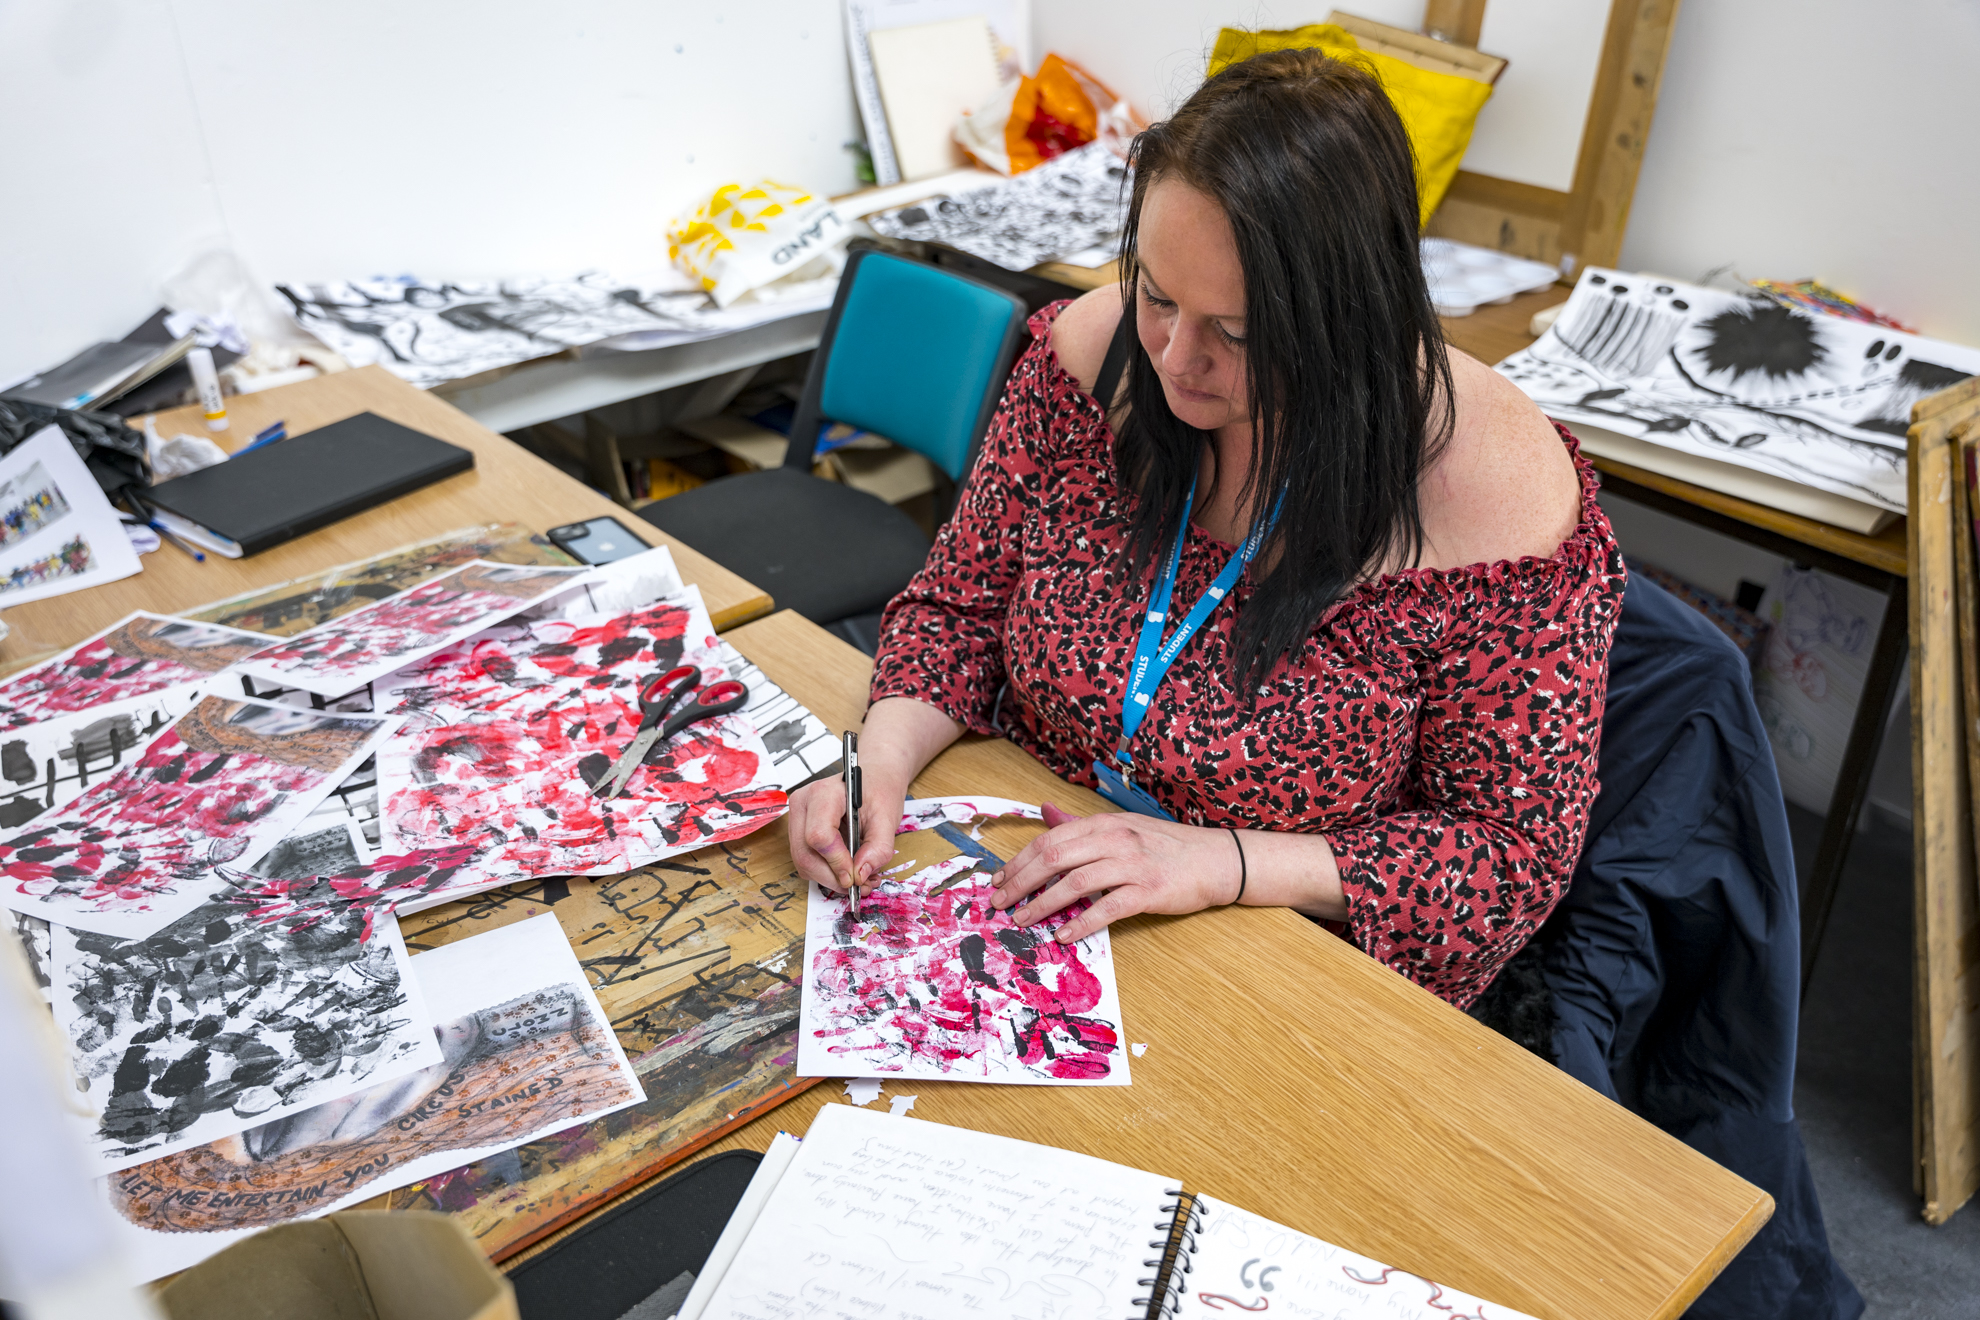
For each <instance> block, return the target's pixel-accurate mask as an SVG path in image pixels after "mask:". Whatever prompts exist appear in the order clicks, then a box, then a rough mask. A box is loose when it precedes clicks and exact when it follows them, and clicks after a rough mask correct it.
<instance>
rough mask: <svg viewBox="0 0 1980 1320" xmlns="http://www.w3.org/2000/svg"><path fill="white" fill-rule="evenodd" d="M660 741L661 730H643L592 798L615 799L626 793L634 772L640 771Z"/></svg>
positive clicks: (598, 785) (599, 784)
mask: <svg viewBox="0 0 1980 1320" xmlns="http://www.w3.org/2000/svg"><path fill="white" fill-rule="evenodd" d="M659 741H660V730H659V729H657V728H656V729H641V730H640V731H639V735H638V736H637V737H635V738H634V739H633V740H632V742H631V743H630V744H628V745H627V747H626V750H625V754H624V755H622V756H620V757H619V759H618V760H617V761H614V762H613V763H612V769H611V771H610V772H609V773H608V774H606V776H605V777H604V778H603V779H601V780H599V781H598V784H597V787H595V788H593V789H592V790H591V792H592V796H594V797H600V798H615V797H618V796H619V795H620V794H621V793H623V792H625V791H626V785H628V784H630V783H631V782H632V777H633V772H634V771H636V770H638V769H639V763H640V762H641V761H644V760H645V759H646V754H647V753H648V752H650V751H652V750H653V744H654V743H656V742H659Z"/></svg>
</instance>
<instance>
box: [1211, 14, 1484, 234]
mask: <svg viewBox="0 0 1980 1320" xmlns="http://www.w3.org/2000/svg"><path fill="white" fill-rule="evenodd" d="M1307 49H1317V50H1319V51H1321V52H1323V53H1324V54H1327V55H1331V56H1333V57H1334V58H1335V59H1337V60H1346V61H1347V62H1349V63H1351V64H1358V65H1360V66H1361V67H1362V68H1364V69H1367V70H1368V71H1369V72H1370V73H1372V74H1374V75H1375V77H1376V79H1377V80H1378V81H1379V82H1380V83H1381V84H1382V90H1383V91H1385V92H1387V93H1388V94H1389V101H1390V103H1391V104H1393V105H1394V106H1395V107H1396V114H1397V116H1398V117H1399V118H1401V120H1402V122H1403V128H1404V130H1405V131H1407V132H1408V134H1409V145H1410V148H1411V149H1412V150H1413V151H1415V153H1416V196H1417V225H1418V227H1419V228H1420V227H1422V226H1423V225H1427V224H1429V223H1430V216H1431V213H1432V212H1434V211H1435V210H1436V209H1437V205H1438V203H1440V202H1442V201H1443V200H1444V194H1445V193H1446V192H1448V191H1449V190H1450V186H1451V180H1452V179H1454V178H1456V177H1457V172H1458V164H1459V162H1461V161H1462V160H1463V159H1464V151H1465V148H1466V147H1468V146H1470V145H1471V130H1472V126H1473V125H1474V124H1476V123H1477V122H1478V112H1479V110H1481V109H1483V108H1484V105H1485V102H1486V101H1487V100H1488V99H1490V97H1491V95H1492V85H1491V84H1490V83H1482V82H1478V81H1476V80H1475V79H1471V78H1462V77H1459V76H1458V75H1457V74H1454V73H1433V72H1431V71H1430V70H1429V69H1419V68H1417V67H1416V66H1415V65H1414V64H1405V63H1404V62H1403V61H1401V60H1399V59H1396V58H1395V57H1394V56H1392V55H1384V54H1382V53H1381V52H1380V51H1372V50H1363V49H1362V48H1361V43H1360V42H1358V41H1356V40H1355V39H1354V36H1353V35H1352V34H1351V33H1349V32H1348V31H1347V30H1346V29H1345V28H1340V27H1336V26H1335V25H1334V24H1332V23H1309V24H1307V25H1306V26H1305V27H1300V28H1293V29H1291V30H1289V31H1283V32H1246V31H1244V30H1243V29H1241V28H1225V29H1224V30H1223V31H1221V32H1219V33H1218V34H1217V45H1216V47H1215V48H1214V49H1213V50H1212V51H1211V53H1210V68H1209V70H1208V73H1207V75H1206V76H1208V77H1212V78H1214V77H1216V76H1217V75H1218V74H1219V73H1222V72H1223V71H1224V70H1225V69H1226V68H1227V67H1229V66H1230V65H1233V64H1236V63H1237V62H1238V61H1240V60H1247V59H1250V58H1251V57H1252V56H1253V55H1264V54H1267V53H1269V52H1271V51H1275V50H1307Z"/></svg>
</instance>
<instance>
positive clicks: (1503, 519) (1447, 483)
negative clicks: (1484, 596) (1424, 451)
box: [1422, 349, 1581, 568]
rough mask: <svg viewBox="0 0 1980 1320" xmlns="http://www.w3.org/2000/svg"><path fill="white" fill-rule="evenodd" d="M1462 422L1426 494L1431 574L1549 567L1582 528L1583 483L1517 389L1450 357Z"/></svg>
mask: <svg viewBox="0 0 1980 1320" xmlns="http://www.w3.org/2000/svg"><path fill="white" fill-rule="evenodd" d="M1450 360H1451V382H1452V385H1453V386H1454V387H1455V389H1456V398H1457V409H1456V414H1457V416H1456V424H1455V426H1454V428H1453V430H1452V433H1451V438H1450V443H1449V444H1448V445H1446V446H1445V449H1444V452H1443V454H1442V455H1440V456H1439V458H1438V460H1437V462H1436V465H1435V466H1434V467H1432V468H1431V470H1430V472H1429V473H1428V474H1427V475H1426V476H1425V478H1424V481H1423V486H1422V512H1423V531H1424V538H1425V545H1424V549H1423V559H1422V564H1423V566H1424V567H1426V568H1463V567H1466V566H1468V565H1471V564H1480V563H1485V564H1490V563H1497V562H1498V561H1500V560H1516V559H1520V558H1522V557H1524V556H1527V555H1531V556H1534V557H1535V558H1540V559H1545V558H1548V557H1550V556H1551V555H1553V553H1554V552H1555V551H1556V550H1558V549H1559V548H1560V545H1561V542H1562V541H1564V540H1566V539H1567V538H1568V537H1569V536H1570V535H1572V534H1573V532H1574V529H1575V527H1576V525H1577V524H1579V523H1580V521H1581V477H1580V474H1579V473H1577V472H1576V471H1575V466H1574V460H1573V459H1572V458H1571V457H1569V455H1568V451H1567V446H1566V445H1564V444H1562V443H1561V437H1560V433H1559V432H1558V431H1556V430H1555V429H1554V424H1553V423H1552V422H1550V421H1548V420H1547V417H1546V414H1544V413H1542V412H1541V411H1540V409H1539V407H1538V406H1537V405H1536V404H1535V403H1534V402H1533V400H1531V399H1529V398H1527V397H1526V395H1525V394H1524V393H1522V392H1521V391H1520V389H1519V387H1518V386H1517V385H1514V384H1513V383H1512V382H1511V381H1509V380H1507V379H1506V378H1505V377H1504V376H1501V375H1500V374H1499V373H1498V372H1496V371H1494V370H1492V369H1491V368H1490V367H1488V366H1486V365H1485V364H1484V363H1482V362H1480V361H1478V360H1477V359H1476V358H1474V357H1471V356H1470V355H1469V354H1465V353H1460V352H1458V351H1457V350H1456V349H1452V350H1451V352H1450Z"/></svg>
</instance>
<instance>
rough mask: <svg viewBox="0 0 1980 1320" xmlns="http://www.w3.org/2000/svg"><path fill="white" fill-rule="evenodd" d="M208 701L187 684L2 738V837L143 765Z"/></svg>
mask: <svg viewBox="0 0 1980 1320" xmlns="http://www.w3.org/2000/svg"><path fill="white" fill-rule="evenodd" d="M202 695H204V693H203V689H202V688H201V686H200V685H199V684H198V683H180V684H177V685H175V686H173V687H168V688H161V689H159V690H157V691H155V692H147V693H144V694H142V695H140V696H135V697H127V698H125V699H123V700H121V701H109V702H105V703H103V704H102V705H98V706H91V707H90V708H89V709H87V710H78V711H70V712H68V713H66V714H62V715H56V716H53V717H52V718H49V719H45V720H41V721H38V722H37V723H34V724H26V725H21V726H19V727H17V728H13V729H9V730H7V731H6V732H5V733H0V779H5V780H6V783H5V784H4V785H0V831H11V830H14V829H17V828H19V827H20V826H23V825H26V824H27V823H28V822H29V821H31V820H33V819H34V818H35V817H37V816H39V815H41V814H43V813H44V812H47V811H52V810H54V809H56V808H58V807H62V806H66V805H67V804H69V803H70V802H73V801H75V800H76V799H77V798H78V797H81V796H82V794H83V792H84V791H85V790H87V789H88V788H89V787H90V786H91V785H92V784H95V783H96V782H97V781H99V780H102V779H105V778H108V777H109V776H110V775H113V774H115V773H116V772H117V771H118V770H121V769H122V768H123V767H124V766H126V765H128V764H130V763H131V762H132V761H135V760H137V759H138V758H139V757H141V756H142V755H143V754H144V749H145V748H147V747H149V746H150V744H151V740H152V739H154V738H156V737H157V736H158V735H159V734H161V733H163V732H164V731H165V730H166V728H167V727H168V726H170V725H171V723H172V721H174V720H176V719H178V718H179V717H180V716H181V715H184V714H185V713H186V712H187V711H189V710H191V709H192V708H193V707H194V706H196V705H197V704H199V699H200V697H201V696H202Z"/></svg>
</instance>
